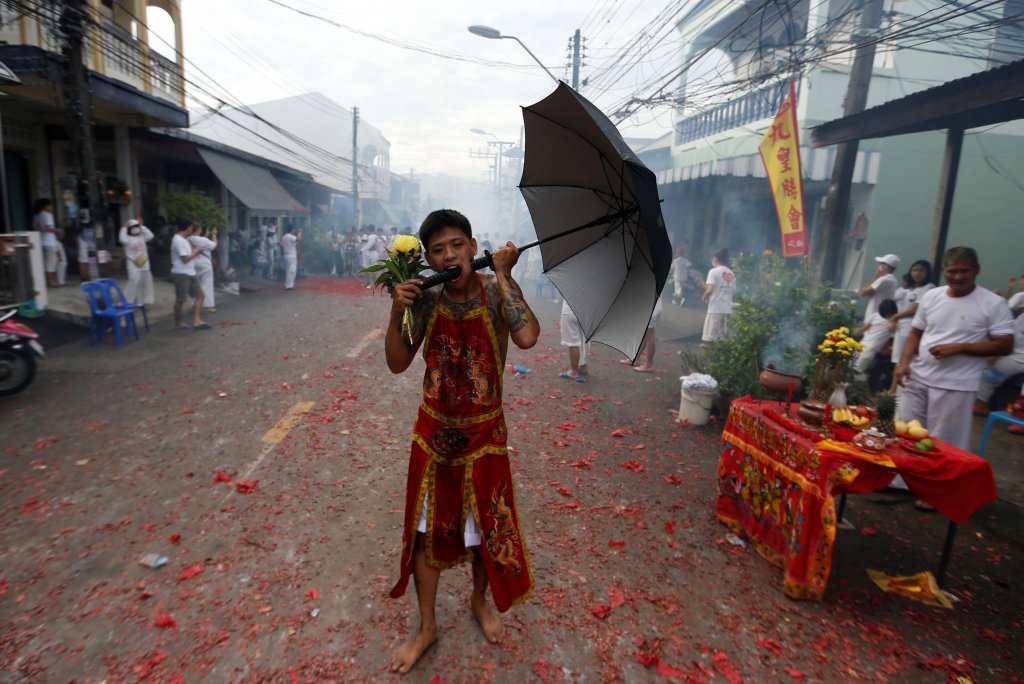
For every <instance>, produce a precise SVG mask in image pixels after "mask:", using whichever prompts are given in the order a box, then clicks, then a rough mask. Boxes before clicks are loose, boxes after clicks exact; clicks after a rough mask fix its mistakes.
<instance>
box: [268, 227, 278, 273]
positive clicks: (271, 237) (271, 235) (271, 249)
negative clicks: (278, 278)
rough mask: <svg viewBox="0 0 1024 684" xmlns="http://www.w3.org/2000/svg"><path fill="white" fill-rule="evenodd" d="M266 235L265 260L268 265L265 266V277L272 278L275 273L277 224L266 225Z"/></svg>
mask: <svg viewBox="0 0 1024 684" xmlns="http://www.w3.org/2000/svg"><path fill="white" fill-rule="evenodd" d="M266 235H267V249H266V251H267V260H268V261H269V262H270V265H269V266H268V267H267V277H268V278H270V279H273V278H274V274H275V273H277V226H271V225H268V226H266Z"/></svg>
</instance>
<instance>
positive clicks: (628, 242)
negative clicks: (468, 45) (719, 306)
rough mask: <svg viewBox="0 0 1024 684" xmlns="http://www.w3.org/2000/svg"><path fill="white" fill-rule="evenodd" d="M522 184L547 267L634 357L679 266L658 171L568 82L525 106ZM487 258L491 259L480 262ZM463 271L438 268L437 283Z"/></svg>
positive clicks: (576, 305)
mask: <svg viewBox="0 0 1024 684" xmlns="http://www.w3.org/2000/svg"><path fill="white" fill-rule="evenodd" d="M523 120H524V122H525V124H526V154H525V158H524V166H523V178H522V180H521V181H520V184H519V189H520V191H522V193H523V198H524V199H525V200H526V204H527V206H528V207H529V209H530V215H531V217H532V218H533V225H534V227H535V228H536V230H537V238H538V239H537V241H536V242H532V243H530V244H528V245H523V246H522V247H521V248H520V249H529V248H530V247H535V246H537V245H540V250H541V256H542V258H543V264H544V272H545V273H547V275H548V277H549V278H551V281H552V282H553V283H554V284H555V287H557V288H558V291H559V292H561V293H562V296H563V297H564V298H565V300H566V301H567V302H568V303H569V308H571V309H572V311H573V313H574V314H576V318H577V319H579V322H580V325H581V326H582V328H583V331H584V334H585V335H586V337H587V339H588V340H591V341H594V342H601V343H603V344H606V345H608V346H610V347H613V348H614V349H618V350H619V351H621V352H622V353H623V354H625V355H626V356H628V357H629V358H630V359H634V360H635V359H636V355H637V353H638V352H639V350H640V343H641V341H642V340H643V337H644V332H646V330H647V324H648V323H649V322H650V320H651V314H652V312H653V311H654V305H655V302H657V299H658V297H660V296H661V290H662V288H663V287H664V286H665V280H666V278H667V277H668V271H669V268H670V266H671V265H672V246H671V244H670V243H669V240H668V234H667V233H666V232H665V220H664V219H663V218H662V216H661V204H660V201H659V199H658V186H657V181H656V180H655V177H654V173H653V172H651V170H650V169H648V168H647V167H646V166H644V164H643V162H641V161H640V160H639V159H638V158H637V156H636V155H635V154H633V151H632V150H630V149H629V146H628V145H626V143H625V142H624V141H623V140H622V136H621V135H619V132H618V130H616V128H615V125H614V124H613V123H612V122H611V121H610V120H609V119H608V117H606V116H605V115H604V114H603V113H602V112H601V110H599V109H598V108H597V107H595V106H594V105H593V104H591V103H590V102H589V101H588V100H587V99H586V98H584V97H583V96H582V95H580V94H579V93H577V92H576V91H574V90H573V89H572V88H570V87H569V86H567V85H566V84H564V83H561V84H559V86H558V88H556V89H555V91H554V92H553V93H551V94H550V95H548V96H547V97H546V98H544V99H543V100H541V101H540V102H538V103H536V104H534V105H531V106H529V107H524V108H523ZM487 265H489V258H488V257H480V258H478V259H476V260H474V262H473V268H474V270H475V269H479V268H482V267H484V266H487ZM455 275H457V273H456V274H454V275H453V274H447V273H441V274H438V275H437V276H432V277H431V278H429V279H428V280H427V282H426V283H425V284H424V286H425V287H430V286H432V285H435V284H437V283H439V282H443V281H444V280H449V279H451V278H452V277H455Z"/></svg>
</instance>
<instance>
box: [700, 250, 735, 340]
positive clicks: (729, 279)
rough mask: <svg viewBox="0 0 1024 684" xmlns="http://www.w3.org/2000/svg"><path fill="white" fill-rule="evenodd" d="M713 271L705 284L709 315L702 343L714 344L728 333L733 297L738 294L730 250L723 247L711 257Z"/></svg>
mask: <svg viewBox="0 0 1024 684" xmlns="http://www.w3.org/2000/svg"><path fill="white" fill-rule="evenodd" d="M711 266H712V268H711V270H710V271H708V278H707V280H706V281H705V282H704V297H703V299H704V302H705V303H706V304H707V305H708V314H707V316H706V317H705V318H704V332H703V334H702V335H701V341H702V342H713V341H714V340H717V339H718V338H719V337H721V336H722V335H724V334H725V333H726V332H728V329H729V316H731V315H732V296H733V294H734V293H735V292H736V274H735V273H733V272H732V269H731V268H729V248H728V247H722V248H721V249H719V250H718V251H717V252H715V253H714V255H713V256H712V257H711Z"/></svg>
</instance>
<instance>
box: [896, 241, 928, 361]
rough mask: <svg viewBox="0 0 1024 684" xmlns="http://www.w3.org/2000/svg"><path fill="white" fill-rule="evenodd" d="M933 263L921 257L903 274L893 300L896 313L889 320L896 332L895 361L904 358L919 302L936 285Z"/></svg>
mask: <svg viewBox="0 0 1024 684" xmlns="http://www.w3.org/2000/svg"><path fill="white" fill-rule="evenodd" d="M931 280H932V265H931V264H930V263H928V262H927V261H925V260H924V259H919V260H917V261H915V262H914V263H913V264H911V265H910V271H909V272H908V273H907V274H906V275H905V276H903V283H902V284H901V285H900V287H898V288H896V293H895V294H894V295H893V300H894V301H895V302H896V315H895V316H893V317H892V318H891V319H890V320H889V328H890V329H891V330H892V331H893V333H894V334H895V335H894V337H893V338H892V356H891V357H890V358H891V359H892V362H893V363H899V362H900V359H902V358H903V344H904V342H906V341H907V335H909V334H910V329H911V328H912V327H913V325H912V323H913V321H914V314H916V313H917V302H918V300H920V299H921V295H923V294H924V293H925V292H927V291H928V290H930V289H932V288H933V287H935V285H933V284H932V282H931Z"/></svg>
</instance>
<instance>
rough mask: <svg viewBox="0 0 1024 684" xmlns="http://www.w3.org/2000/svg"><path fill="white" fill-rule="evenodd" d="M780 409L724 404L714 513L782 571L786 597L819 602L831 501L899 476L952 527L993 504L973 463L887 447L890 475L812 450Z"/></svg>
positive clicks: (830, 535) (954, 453)
mask: <svg viewBox="0 0 1024 684" xmlns="http://www.w3.org/2000/svg"><path fill="white" fill-rule="evenodd" d="M785 408H786V405H785V403H780V402H772V401H757V400H754V399H751V398H750V397H744V398H742V399H737V400H736V401H734V402H732V406H731V408H730V410H729V418H728V420H727V421H726V424H725V430H724V431H723V433H722V440H723V441H724V442H725V445H726V446H725V450H724V451H723V452H722V456H721V458H720V459H719V462H718V505H717V512H718V518H719V519H720V520H721V521H722V522H724V523H725V524H726V525H728V526H729V527H730V528H731V529H732V530H733V531H734V532H736V533H737V534H739V535H740V536H743V537H745V538H747V539H749V540H750V541H751V542H752V544H753V546H754V548H755V549H756V550H757V551H758V553H760V554H761V555H762V556H764V557H765V558H766V559H768V560H769V561H771V562H772V563H774V564H776V565H779V566H780V567H782V568H783V570H784V571H785V584H784V587H783V591H784V592H785V594H786V595H787V596H789V597H790V598H796V599H814V600H821V598H822V596H823V595H824V593H825V588H826V586H827V585H828V577H829V573H830V572H831V569H832V546H833V544H834V542H835V534H836V524H837V522H838V521H837V520H836V505H835V499H834V495H835V494H838V493H842V492H854V493H867V492H871V491H874V490H876V489H880V488H882V487H885V486H886V485H888V484H889V482H891V481H892V478H893V477H894V476H895V475H896V474H897V473H898V474H900V475H902V476H903V479H904V480H906V482H907V484H908V485H909V486H910V488H911V489H912V490H913V492H914V494H915V495H916V496H917V497H918V498H920V499H922V500H924V501H926V502H928V503H930V504H931V505H933V506H935V508H937V509H938V510H939V511H940V512H942V513H943V514H945V515H946V516H948V517H949V518H950V519H951V520H953V521H954V522H956V523H958V524H960V523H963V522H964V521H966V520H967V518H969V517H970V516H971V514H972V513H974V511H976V510H978V509H979V508H981V507H982V506H984V505H986V504H988V503H991V502H993V501H995V500H996V485H995V480H994V478H993V477H992V468H991V466H990V465H989V464H988V462H987V461H985V460H984V459H982V458H979V457H978V456H975V455H974V454H971V453H968V452H966V451H963V450H962V449H958V448H956V447H954V446H952V445H950V444H946V443H944V442H940V441H938V440H935V443H936V446H937V449H938V451H937V453H935V454H921V455H917V454H913V453H910V452H907V451H904V450H903V449H902V448H899V447H893V448H891V449H887V450H886V451H885V452H884V456H887V457H888V458H889V459H891V462H892V463H893V464H895V466H896V467H895V469H893V468H890V467H885V466H882V465H878V464H877V463H873V462H871V461H870V460H867V459H865V458H857V457H856V456H851V455H847V454H842V453H836V452H832V451H827V450H824V449H820V448H818V447H816V446H815V445H816V443H817V442H818V441H819V440H820V439H821V435H820V434H817V433H815V432H814V431H813V430H810V429H807V428H806V426H803V425H802V424H800V423H798V421H797V420H796V419H795V416H796V411H795V408H796V407H795V405H794V411H793V416H794V418H788V417H787V416H786V415H785ZM868 458H870V457H868ZM875 460H877V459H875ZM883 460H884V459H883Z"/></svg>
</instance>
